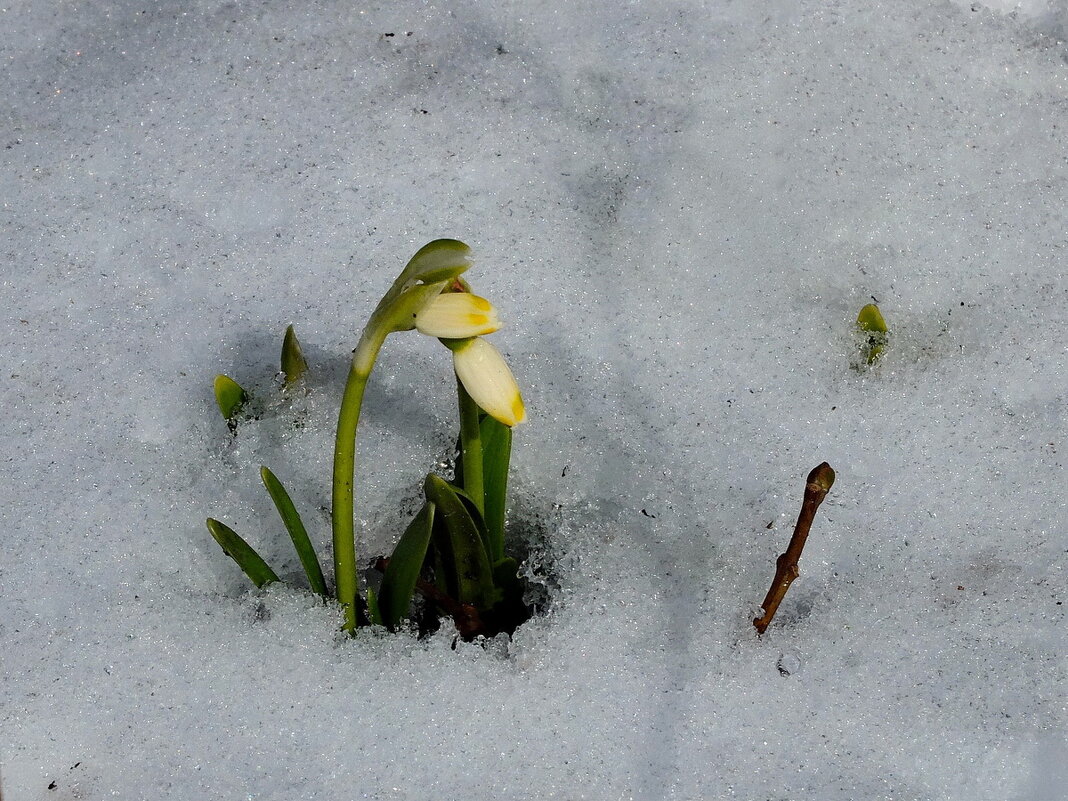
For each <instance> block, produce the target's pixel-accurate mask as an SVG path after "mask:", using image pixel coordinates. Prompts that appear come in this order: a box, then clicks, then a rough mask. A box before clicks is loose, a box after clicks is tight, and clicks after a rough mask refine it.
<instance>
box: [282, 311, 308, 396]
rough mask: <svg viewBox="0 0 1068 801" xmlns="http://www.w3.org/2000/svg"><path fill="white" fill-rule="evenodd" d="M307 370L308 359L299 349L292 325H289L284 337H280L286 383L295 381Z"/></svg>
mask: <svg viewBox="0 0 1068 801" xmlns="http://www.w3.org/2000/svg"><path fill="white" fill-rule="evenodd" d="M307 370H308V361H307V360H306V359H305V358H304V352H303V351H302V350H301V349H300V342H299V341H298V340H297V334H296V332H295V331H294V330H293V326H292V325H289V326H288V327H287V328H286V335H285V337H283V338H282V372H283V373H285V376H286V384H294V383H296V382H297V381H299V380H300V377H301V376H302V375H304V373H305V372H306V371H307Z"/></svg>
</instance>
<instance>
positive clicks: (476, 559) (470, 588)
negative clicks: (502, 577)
mask: <svg viewBox="0 0 1068 801" xmlns="http://www.w3.org/2000/svg"><path fill="white" fill-rule="evenodd" d="M423 490H424V491H425V492H426V498H427V500H428V501H430V502H431V503H433V504H434V505H435V506H436V507H437V510H436V513H437V516H438V517H439V518H440V520H441V522H442V523H443V527H444V531H445V536H444V537H443V538H442V539H443V541H439V542H436V546H437V547H438V548H439V549H441V550H442V551H445V552H447V553H448V555H449V556H451V562H452V568H453V570H454V577H455V583H456V586H455V590H456V600H457V601H459V602H460V603H469V604H473V605H474V606H475V607H476V608H478V609H486V608H488V607H489V606H491V605H492V604H493V601H494V596H495V593H494V587H493V573H492V572H491V570H490V562H489V558H488V557H487V555H486V548H485V546H484V544H483V541H482V536H481V534H480V533H479V530H478V526H477V525H476V523H475V521H474V518H473V517H472V516H471V512H470V511H469V510H468V507H467V505H466V504H465V503H464V502H463V501H462V500H460V496H459V495H458V494H457V493H456V490H455V489H454V488H453V487H452V486H451V485H450V484H449V483H448V482H447V481H445V480H444V479H443V478H441V477H440V476H436V475H434V474H433V473H431V474H430V475H428V476H427V477H426V481H425V482H424V484H423ZM434 530H435V531H439V530H441V529H440V527H438V526H435V527H434ZM446 561H449V560H446Z"/></svg>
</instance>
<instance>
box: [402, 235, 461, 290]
mask: <svg viewBox="0 0 1068 801" xmlns="http://www.w3.org/2000/svg"><path fill="white" fill-rule="evenodd" d="M470 254H471V248H469V247H468V246H467V245H465V244H464V243H463V242H460V241H459V240H457V239H435V240H434V241H433V242H429V243H427V244H426V245H423V246H422V247H421V248H419V250H418V252H416V254H415V255H414V256H412V258H411V259H410V260H409V261H408V264H407V266H406V267H405V268H404V272H403V273H401V279H402V280H404V281H422V282H423V283H425V284H433V283H436V282H438V281H451V280H453V279H454V278H458V277H459V276H460V275H462V274H463V273H464V272H465V271H466V270H467V268H468V267H470V266H471V259H470Z"/></svg>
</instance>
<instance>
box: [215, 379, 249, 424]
mask: <svg viewBox="0 0 1068 801" xmlns="http://www.w3.org/2000/svg"><path fill="white" fill-rule="evenodd" d="M247 400H248V395H247V394H246V393H245V390H243V389H242V388H241V385H240V384H238V383H237V382H236V381H234V379H232V378H230V376H228V375H217V376H215V402H216V403H217V404H218V405H219V411H220V412H222V416H223V418H225V419H226V421H227V422H231V423H232V422H234V419H235V418H236V417H237V414H238V412H240V411H241V407H242V406H244V404H245V401H247Z"/></svg>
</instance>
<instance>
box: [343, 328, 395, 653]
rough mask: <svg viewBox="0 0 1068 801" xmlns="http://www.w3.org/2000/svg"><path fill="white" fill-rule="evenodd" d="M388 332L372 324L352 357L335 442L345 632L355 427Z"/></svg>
mask: <svg viewBox="0 0 1068 801" xmlns="http://www.w3.org/2000/svg"><path fill="white" fill-rule="evenodd" d="M387 333H388V329H385V328H384V327H383V326H375V325H369V326H368V327H367V328H366V329H365V330H364V332H363V336H361V337H360V344H359V345H357V346H356V351H355V352H354V353H353V356H352V366H351V367H350V368H349V378H348V381H347V382H346V383H345V394H344V396H343V397H342V398H341V412H340V414H339V415H338V421H337V438H336V439H335V441H334V479H333V494H332V498H331V524H332V529H333V540H334V583H335V585H336V588H337V589H336V592H337V600H338V602H339V603H340V604H341V606H342V607H343V608H344V610H345V624H344V626H343V628H344V630H345V631H347V632H349V633H352V632H354V631H355V630H356V593H357V591H358V590H359V583H358V581H357V578H356V529H355V525H354V521H353V512H354V503H353V481H354V475H355V470H356V427H357V425H359V422H360V408H361V407H362V405H363V393H364V390H365V389H366V388H367V379H368V377H369V376H370V375H371V368H372V367H374V363H375V358H376V357H377V356H378V351H379V349H380V348H381V347H382V343H383V342H384V341H385V339H386V334H387Z"/></svg>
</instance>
